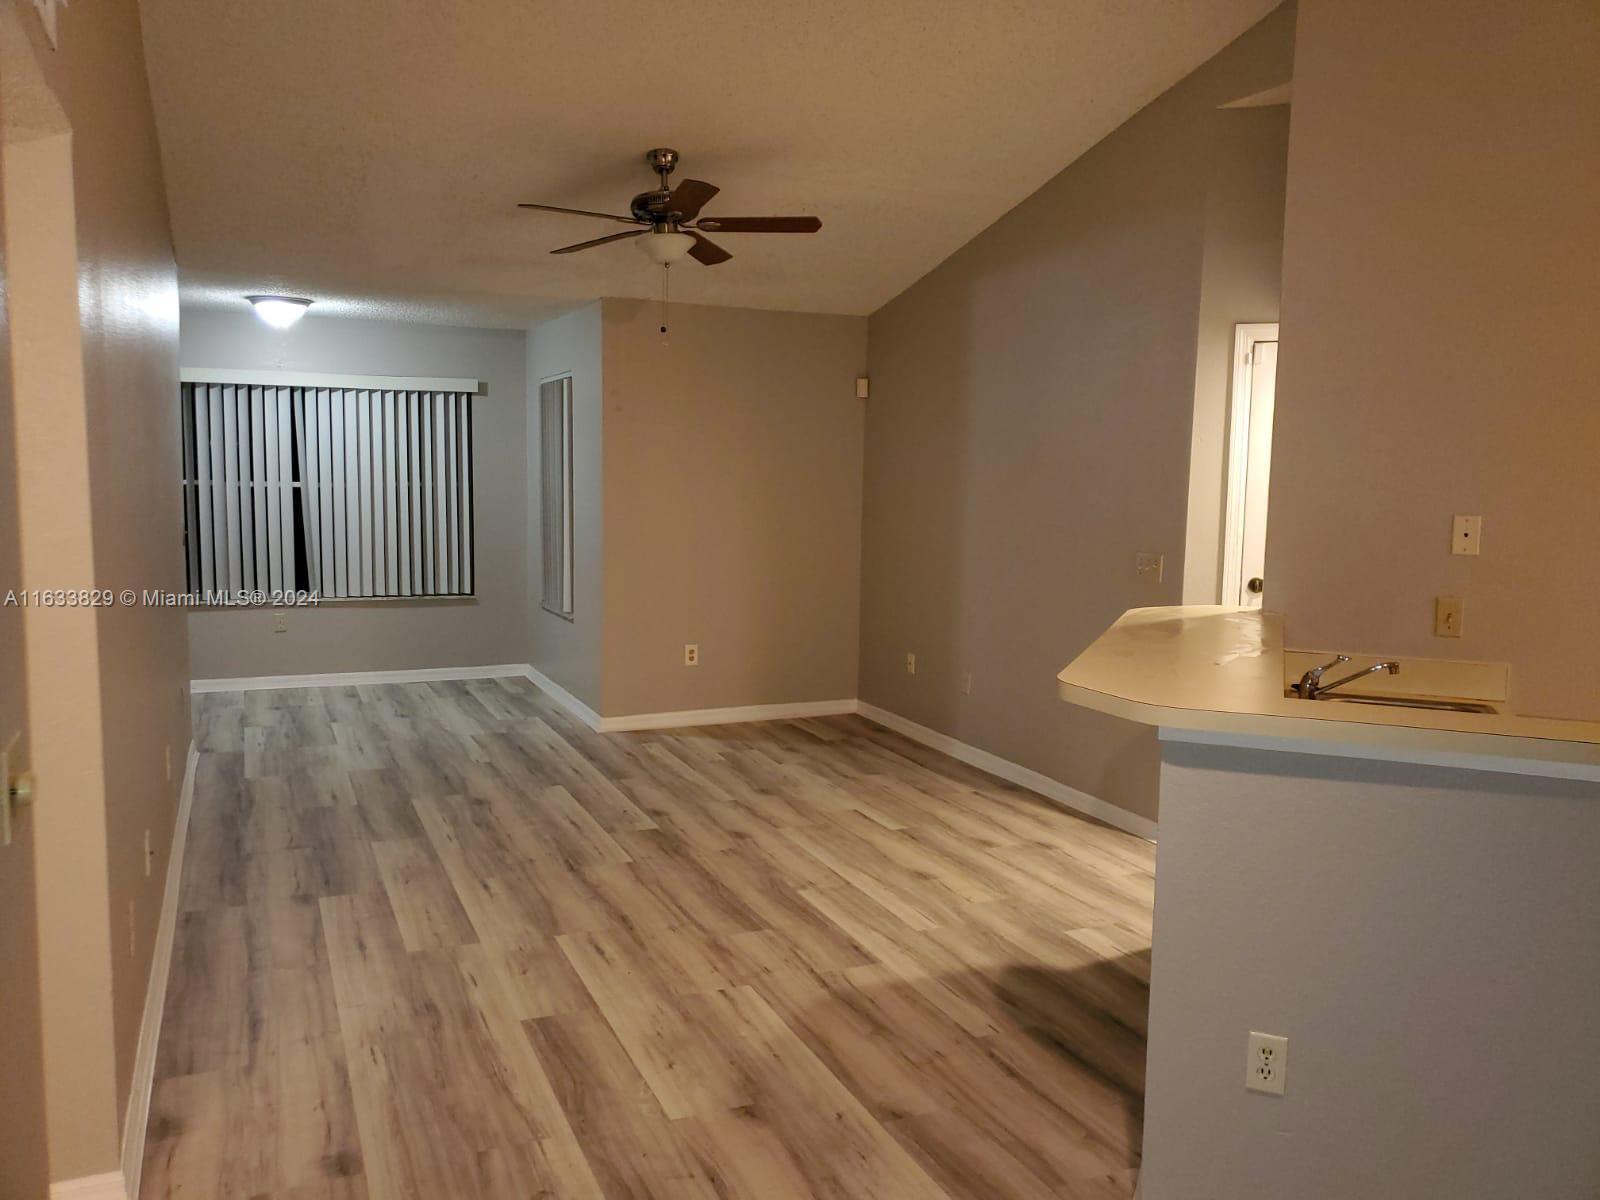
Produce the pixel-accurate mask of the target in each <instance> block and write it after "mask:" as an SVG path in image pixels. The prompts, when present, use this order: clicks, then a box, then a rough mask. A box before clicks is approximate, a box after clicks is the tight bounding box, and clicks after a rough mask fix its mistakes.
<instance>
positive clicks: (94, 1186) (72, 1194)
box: [50, 1171, 129, 1200]
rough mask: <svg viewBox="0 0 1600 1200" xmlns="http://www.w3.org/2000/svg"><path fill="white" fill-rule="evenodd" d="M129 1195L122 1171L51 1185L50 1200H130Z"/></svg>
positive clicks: (66, 1180) (67, 1180)
mask: <svg viewBox="0 0 1600 1200" xmlns="http://www.w3.org/2000/svg"><path fill="white" fill-rule="evenodd" d="M128 1194H129V1193H128V1188H127V1185H126V1184H125V1183H124V1182H123V1180H122V1172H120V1171H107V1172H106V1173H105V1174H104V1175H85V1176H83V1177H82V1178H81V1179H63V1180H61V1181H60V1182H59V1183H52V1184H51V1185H50V1200H128Z"/></svg>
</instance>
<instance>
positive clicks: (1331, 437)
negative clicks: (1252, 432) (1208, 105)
mask: <svg viewBox="0 0 1600 1200" xmlns="http://www.w3.org/2000/svg"><path fill="white" fill-rule="evenodd" d="M1300 21H1301V38H1300V45H1299V51H1298V53H1297V55H1296V62H1295V83H1294V86H1295V95H1294V127H1293V133H1292V136H1291V140H1290V149H1289V169H1290V182H1289V198H1288V214H1287V223H1286V229H1285V246H1284V278H1283V341H1282V346H1281V351H1280V366H1279V386H1278V407H1277V424H1276V436H1275V438H1274V445H1273V450H1274V457H1275V460H1276V462H1277V463H1278V464H1279V466H1278V468H1276V469H1275V470H1274V472H1273V487H1272V510H1271V521H1270V530H1269V534H1268V545H1267V553H1268V558H1267V566H1268V572H1267V579H1268V588H1267V595H1266V598H1267V603H1268V606H1269V607H1271V608H1273V609H1276V610H1279V611H1281V612H1283V613H1284V614H1285V615H1286V617H1287V620H1288V632H1289V637H1290V639H1291V641H1292V643H1294V644H1296V645H1300V646H1305V647H1318V648H1328V649H1341V650H1351V651H1371V652H1377V653H1384V654H1399V655H1405V654H1419V655H1431V656H1439V657H1447V656H1453V655H1459V656H1463V657H1467V658H1473V659H1492V660H1507V661H1510V662H1511V664H1512V668H1513V670H1512V683H1513V704H1514V705H1515V706H1516V708H1517V709H1518V710H1519V711H1522V712H1525V713H1532V714H1539V715H1544V716H1556V717H1584V718H1589V719H1594V718H1600V688H1597V687H1596V686H1595V683H1594V677H1593V676H1594V672H1593V670H1592V666H1593V664H1594V662H1595V661H1596V660H1597V658H1600V600H1597V599H1596V597H1597V595H1600V562H1597V560H1596V558H1595V556H1594V554H1593V553H1592V544H1593V538H1592V534H1591V531H1592V530H1593V529H1594V528H1596V526H1600V484H1597V482H1596V480H1597V473H1596V464H1597V463H1600V404H1596V402H1595V389H1596V381H1597V380H1600V336H1597V335H1596V330H1595V315H1596V313H1600V269H1597V266H1596V264H1600V220H1597V219H1596V213H1597V212H1600V86H1596V82H1595V80H1596V70H1597V66H1596V64H1600V7H1597V6H1596V5H1595V4H1594V3H1593V0H1550V2H1548V3H1544V4H1540V5H1538V6H1537V7H1536V9H1530V8H1526V7H1520V6H1515V5H1506V4H1503V3H1499V2H1498V0H1465V2H1464V3H1448V4H1447V3H1443V2H1442V0H1432V2H1427V3H1413V4H1404V5H1396V4H1388V3H1383V2H1382V0H1306V3H1305V4H1304V5H1303V6H1302V10H1301V17H1300ZM1288 462H1297V463H1300V464H1303V466H1304V469H1302V470H1294V471H1291V470H1287V469H1284V468H1283V466H1282V464H1285V463H1288ZM1318 481H1320V482H1318ZM1455 513H1473V514H1479V515H1481V516H1482V517H1483V519H1484V531H1483V548H1484V552H1483V554H1482V556H1481V557H1478V558H1466V557H1452V556H1451V555H1450V553H1449V550H1448V542H1449V536H1450V520H1451V516H1452V514H1455ZM1440 594H1448V595H1454V596H1460V597H1463V598H1464V599H1465V601H1466V613H1465V625H1464V628H1465V636H1464V637H1462V638H1461V639H1460V640H1445V639H1439V638H1435V637H1433V636H1432V629H1433V598H1434V597H1435V596H1436V595H1440Z"/></svg>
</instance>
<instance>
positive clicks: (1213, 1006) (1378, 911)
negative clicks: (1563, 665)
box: [1140, 745, 1600, 1200]
mask: <svg viewBox="0 0 1600 1200" xmlns="http://www.w3.org/2000/svg"><path fill="white" fill-rule="evenodd" d="M1166 750H1167V754H1166V757H1167V763H1166V764H1165V766H1164V768H1163V771H1162V781H1161V782H1162V806H1161V865H1160V869H1159V871H1158V872H1157V878H1156V910H1155V927H1156V930H1157V934H1156V943H1155V953H1154V960H1153V975H1152V979H1151V998H1150V1062H1149V1069H1148V1072H1147V1077H1146V1086H1145V1142H1144V1165H1143V1170H1142V1173H1141V1177H1140V1185H1141V1188H1142V1195H1143V1197H1144V1200H1284V1198H1285V1197H1291V1196H1292V1197H1294V1200H1352V1198H1354V1197H1379V1196H1385V1197H1387V1196H1441V1197H1442V1196H1448V1197H1451V1198H1452V1200H1504V1198H1505V1197H1510V1196H1540V1197H1550V1198H1551V1200H1580V1198H1587V1197H1592V1196H1595V1195H1597V1194H1600V1144H1597V1142H1596V1139H1595V1136H1594V1134H1595V1114H1596V1113H1600V1035H1597V1033H1596V1030H1595V997H1596V996H1597V995H1600V942H1597V940H1596V932H1595V914H1596V913H1597V912H1600V873H1597V872H1596V871H1595V869H1594V864H1595V863H1596V862H1597V861H1600V804H1597V803H1596V795H1595V793H1596V786H1595V785H1594V784H1592V783H1575V782H1570V781H1565V780H1545V779H1533V778H1527V777H1523V776H1514V775H1490V774H1482V773H1476V772H1469V771H1456V770H1446V769H1443V768H1432V767H1410V766H1404V765H1399V764H1392V763H1370V762H1365V761H1360V760H1350V759H1331V758H1317V757H1311V756H1304V755H1290V754H1276V753H1271V752H1267V751H1260V750H1233V749H1222V748H1217V747H1196V746H1186V745H1169V746H1168V747H1167V748H1166ZM1251 1031H1258V1032H1261V1033H1271V1034H1278V1035H1281V1036H1284V1037H1287V1038H1288V1039H1289V1055H1288V1074H1287V1077H1286V1083H1287V1091H1286V1093H1285V1094H1284V1095H1283V1096H1282V1097H1270V1096H1262V1095H1258V1094H1255V1093H1251V1092H1247V1091H1246V1090H1245V1089H1244V1072H1245V1050H1246V1042H1247V1038H1248V1035H1249V1034H1250V1032H1251Z"/></svg>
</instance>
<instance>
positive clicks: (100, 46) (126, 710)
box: [0, 3, 189, 1186]
mask: <svg viewBox="0 0 1600 1200" xmlns="http://www.w3.org/2000/svg"><path fill="white" fill-rule="evenodd" d="M59 33H60V45H59V48H56V47H52V46H50V45H49V44H48V43H47V42H46V41H45V38H44V33H43V28H42V26H41V25H40V23H39V21H38V20H37V18H36V16H35V14H34V13H33V11H32V9H31V8H30V7H29V6H27V5H11V4H8V5H5V6H4V7H3V10H0V74H3V75H4V85H5V86H4V107H5V113H4V135H5V146H4V169H3V170H0V181H3V183H4V205H5V209H6V213H5V221H4V224H5V229H4V234H5V238H6V249H5V254H4V258H5V267H4V273H5V275H6V279H5V281H4V283H3V284H0V291H3V292H5V293H6V308H7V311H6V314H5V318H4V319H3V320H0V325H4V326H5V327H4V328H0V337H4V338H6V340H7V342H8V345H9V348H10V353H11V359H10V363H9V370H8V376H9V385H10V386H11V388H12V389H13V401H14V408H13V410H12V413H11V414H9V416H10V417H11V418H13V419H14V420H13V423H14V428H15V436H16V443H15V445H16V462H15V465H16V485H17V491H16V500H17V509H16V514H15V519H16V520H17V522H18V525H19V532H20V548H21V555H22V562H21V567H22V576H21V579H20V580H17V579H15V578H13V579H11V580H10V583H11V584H13V585H16V586H20V587H25V588H29V589H33V588H41V589H68V590H73V589H79V588H85V589H86V588H103V589H109V590H112V591H120V590H122V589H125V588H132V589H134V590H135V591H142V590H143V589H145V588H151V587H160V588H168V587H175V586H178V580H179V579H180V578H181V575H180V574H179V573H178V572H179V571H180V570H181V549H180V544H179V541H178V538H177V536H176V528H175V524H174V518H175V517H176V515H177V513H178V512H179V511H180V508H179V505H180V497H181V491H180V488H179V474H180V468H179V462H178V438H177V433H176V428H177V403H176V396H177V350H178V329H177V325H178V320H177V318H178V313H177V273H176V269H175V267H174V264H173V253H172V239H171V234H170V232H169V222H168V219H167V205H166V195H165V192H164V189H163V185H162V177H161V159H160V153H159V147H158V146H157V142H156V130H155V123H154V121H153V119H152V117H151V111H150V102H149V90H148V83H147V80H146V77H145V69H144V55H143V49H142V43H141V40H140V31H139V14H138V9H137V7H136V6H135V5H134V4H131V3H111V4H84V5H80V6H78V7H77V8H76V9H71V10H63V11H62V12H61V14H60V27H59ZM10 457H11V456H10V455H7V459H8V460H9V459H10ZM6 519H7V520H9V519H12V517H11V514H7V516H6ZM21 616H22V626H23V641H24V643H25V644H24V645H18V644H15V642H14V641H12V640H10V639H8V641H7V644H5V645H4V646H3V651H4V653H5V655H6V657H7V659H8V660H10V663H11V665H12V666H13V667H14V668H15V669H16V671H20V669H21V660H22V659H23V658H24V657H25V658H26V665H27V672H28V674H27V696H26V701H27V729H26V732H27V735H28V740H27V741H26V742H25V743H23V745H22V746H19V750H20V751H22V753H21V754H20V755H19V757H18V758H16V759H13V760H12V762H13V764H14V769H15V767H16V766H23V765H25V766H26V767H27V768H28V769H30V770H31V771H32V772H33V773H34V774H35V775H36V776H37V778H38V779H39V780H40V781H41V782H40V793H39V796H40V802H39V803H38V804H36V805H35V806H34V807H33V808H32V809H31V810H29V811H28V813H27V815H25V816H24V817H23V822H24V825H23V828H24V829H29V827H31V834H32V845H31V848H30V847H29V846H28V844H27V841H26V840H24V841H22V842H19V843H18V844H17V845H16V846H14V847H13V848H12V850H11V851H10V852H9V854H7V855H5V856H3V858H4V865H3V866H0V871H3V872H5V873H7V874H8V875H12V874H13V873H14V870H15V866H14V864H15V863H16V857H17V854H18V853H19V852H20V853H23V854H31V857H32V883H31V885H25V886H27V891H28V895H27V898H26V900H24V899H23V897H21V896H20V895H18V894H17V892H16V891H15V890H12V891H11V892H10V898H12V899H15V900H18V901H19V902H21V904H22V907H16V908H8V909H7V910H6V912H5V914H4V916H3V918H0V919H4V920H6V921H8V922H13V923H15V922H26V921H28V920H31V919H33V917H34V915H35V914H34V911H33V908H32V906H33V905H34V904H35V903H36V904H37V926H38V943H37V944H38V952H39V964H38V978H37V979H34V978H32V977H31V975H30V970H29V965H27V964H23V963H20V962H7V963H4V964H0V995H4V996H5V998H6V1007H7V1010H8V1012H7V1016H6V1018H5V1019H6V1020H7V1021H8V1022H10V1021H11V1020H13V1016H12V1014H11V1012H10V1010H11V1009H13V1008H14V1009H15V1016H14V1019H15V1021H16V1022H17V1025H16V1028H17V1030H18V1031H19V1032H21V1033H22V1034H23V1035H24V1036H26V1034H27V1032H28V1031H29V1019H28V1017H29V1009H30V1007H31V1005H29V1004H28V1003H27V1002H26V1001H19V1000H17V999H16V997H17V993H18V992H19V991H22V990H24V989H29V988H37V991H38V996H39V999H40V1002H41V1003H40V1008H41V1010H42V1012H43V1027H42V1035H43V1037H42V1046H41V1048H42V1052H43V1065H44V1070H45V1075H46V1085H45V1094H44V1097H43V1105H44V1114H43V1115H44V1116H45V1118H46V1122H47V1130H46V1132H47V1140H48V1143H49V1159H50V1162H49V1170H50V1174H51V1177H52V1178H53V1179H57V1180H62V1179H69V1178H74V1177H79V1176H86V1175H93V1174H99V1173H101V1172H106V1171H112V1170H114V1169H115V1168H116V1166H117V1160H118V1144H119V1141H120V1133H121V1126H122V1113H123V1111H124V1109H125V1106H126V1104H127V1101H128V1097H129V1094H130V1091H131V1080H132V1075H133V1061H134V1056H135V1052H136V1048H137V1046H138V1041H139V1028H140V1018H141V1016H142V1015H143V1011H144V1000H145V995H146V989H147V986H148V982H149V975H150V964H151V961H152V958H153V953H154V947H155V942H156V933H157V927H158V925H159V921H160V913H161V902H162V881H163V879H164V877H165V874H166V865H167V855H168V853H169V851H170V847H171V844H172V832H173V822H174V818H175V816H176V813H177V807H178V792H179V787H180V780H181V778H182V771H183V761H184V752H185V750H186V749H187V747H188V743H189V715H188V705H187V703H186V697H185V691H184V689H185V685H186V681H187V678H188V672H187V670H186V664H185V658H186V647H185V645H184V628H183V617H182V615H181V614H180V613H179V612H177V611H176V610H174V609H162V608H141V607H138V606H129V605H122V604H118V605H116V606H114V607H100V608H93V609H90V608H44V609H41V608H39V607H37V606H34V607H30V608H27V609H25V610H24V611H23V612H22V614H21ZM24 652H25V653H24ZM7 680H8V682H18V681H19V678H18V675H17V674H16V673H15V672H14V673H12V674H8V676H7ZM13 732H15V729H14V727H7V728H6V729H5V730H4V731H3V734H0V736H6V737H9V736H10V734H11V733H13ZM169 756H170V757H169ZM169 763H170V764H171V769H170V770H169ZM146 839H148V845H149V847H150V850H151V854H152V855H153V858H152V859H151V861H150V864H149V867H150V868H153V869H147V862H146V854H145V846H146V844H147V841H146ZM10 944H16V943H14V942H12V943H10ZM18 1067H19V1068H20V1071H21V1078H22V1079H24V1080H25V1079H26V1077H27V1074H28V1069H27V1065H26V1064H25V1063H21V1062H19V1064H18ZM0 1069H5V1070H12V1069H13V1067H12V1065H11V1063H10V1062H9V1061H8V1062H7V1063H6V1064H5V1065H4V1066H3V1067H0ZM17 1095H18V1093H17V1092H15V1091H8V1096H12V1097H14V1096H17ZM39 1116H40V1114H39V1112H38V1111H32V1112H29V1113H25V1114H13V1113H11V1112H6V1113H4V1114H0V1119H3V1120H5V1121H6V1122H7V1123H8V1124H9V1123H11V1122H12V1121H13V1120H14V1121H15V1122H16V1124H17V1127H18V1129H19V1130H20V1131H21V1132H22V1134H23V1135H24V1136H25V1135H26V1134H27V1133H29V1132H33V1133H37V1131H38V1122H39ZM7 1140H8V1141H9V1135H8V1139H7ZM33 1149H36V1147H30V1152H31V1151H32V1150H33ZM9 1165H10V1164H9V1163H8V1164H7V1166H9ZM20 1185H21V1184H20V1181H19V1186H20ZM0 1186H3V1185H0Z"/></svg>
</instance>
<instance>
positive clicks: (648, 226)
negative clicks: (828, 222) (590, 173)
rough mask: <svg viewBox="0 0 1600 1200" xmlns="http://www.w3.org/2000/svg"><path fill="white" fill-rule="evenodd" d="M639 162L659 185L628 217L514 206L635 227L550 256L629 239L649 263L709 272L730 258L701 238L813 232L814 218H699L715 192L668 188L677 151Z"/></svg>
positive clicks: (689, 184)
mask: <svg viewBox="0 0 1600 1200" xmlns="http://www.w3.org/2000/svg"><path fill="white" fill-rule="evenodd" d="M644 159H645V162H646V163H647V164H648V165H649V167H650V169H651V170H652V171H654V172H655V173H656V176H657V177H658V178H659V179H660V181H661V183H660V186H659V187H656V188H653V189H651V190H650V191H648V192H640V193H639V194H638V195H637V196H635V197H634V198H633V200H632V201H631V202H630V203H629V205H628V215H627V216H622V215H620V214H618V213H603V212H593V211H590V210H589V209H585V208H565V207H562V206H561V205H557V204H520V205H518V207H519V208H532V209H538V210H539V211H541V212H558V213H566V214H568V215H569V216H574V217H594V218H596V219H597V220H601V221H614V222H620V223H621V224H623V225H636V226H639V228H637V229H630V230H628V231H626V232H624V233H612V234H607V235H606V236H605V237H597V238H591V239H589V240H588V241H586V242H576V243H574V244H573V245H570V246H561V247H558V248H557V249H555V250H552V251H550V253H551V254H572V253H574V252H575V251H578V250H588V249H591V248H592V247H595V246H603V245H605V244H606V243H607V242H621V241H626V240H628V239H629V238H643V239H644V241H642V242H641V243H640V244H639V248H640V249H641V250H643V251H644V253H645V255H646V256H647V257H648V258H649V259H650V260H651V261H652V262H656V263H660V264H661V265H662V266H664V267H665V266H670V265H671V264H672V263H675V262H677V261H679V260H680V259H682V258H683V257H684V256H685V255H687V256H688V257H690V258H692V259H694V260H695V261H696V262H698V263H700V264H701V265H702V266H707V267H714V266H716V265H717V264H718V263H725V262H727V261H728V260H729V259H730V258H732V257H733V255H732V254H730V253H729V252H728V251H726V250H724V249H723V248H722V247H721V246H719V245H717V244H716V243H715V242H713V241H712V240H711V239H710V238H708V237H706V236H705V235H706V234H707V233H816V232H817V231H818V230H819V229H821V228H822V222H821V221H820V220H819V219H817V218H816V217H706V218H704V219H698V218H699V217H700V210H701V209H702V208H704V207H705V205H706V202H707V201H709V200H710V199H711V198H712V197H713V196H715V195H716V194H717V193H718V192H719V191H720V190H721V189H720V188H718V187H717V186H716V185H715V184H710V183H706V182H705V181H704V180H701V179H685V180H683V182H681V183H679V184H678V186H677V187H673V186H672V185H671V182H670V180H671V176H672V172H673V171H674V170H676V169H677V166H678V152H677V151H676V150H672V149H669V148H667V147H665V146H661V147H657V148H656V149H654V150H649V151H647V152H646V153H645V156H644Z"/></svg>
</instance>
